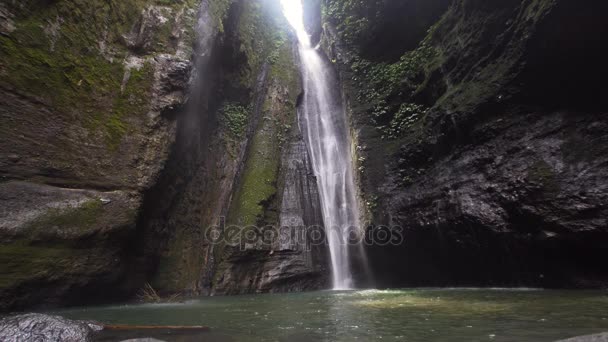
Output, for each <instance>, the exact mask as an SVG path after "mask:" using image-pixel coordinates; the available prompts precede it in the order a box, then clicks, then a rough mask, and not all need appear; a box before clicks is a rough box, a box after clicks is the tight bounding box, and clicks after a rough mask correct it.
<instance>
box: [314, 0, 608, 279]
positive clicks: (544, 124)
mask: <svg viewBox="0 0 608 342" xmlns="http://www.w3.org/2000/svg"><path fill="white" fill-rule="evenodd" d="M330 3H331V2H330ZM605 6H606V5H605V4H603V3H596V4H587V5H582V4H580V3H578V4H577V3H575V2H573V1H569V0H561V1H540V2H538V3H536V4H535V5H534V6H530V4H528V3H526V2H522V1H516V0H514V1H475V0H461V1H455V2H453V4H452V5H451V6H450V7H449V8H447V9H446V10H445V13H444V16H443V17H442V18H441V19H440V20H439V21H437V23H436V24H435V25H434V26H433V28H432V30H431V31H429V33H428V35H427V36H426V38H425V39H424V43H422V44H421V46H422V48H420V49H418V50H416V51H411V50H408V49H409V48H407V49H404V50H401V49H403V48H404V45H398V46H396V47H395V48H394V49H395V51H394V52H396V53H398V54H399V53H402V51H406V52H405V54H404V55H403V56H402V59H401V61H402V62H396V63H395V64H393V66H394V69H390V68H387V69H385V68H384V67H383V66H381V65H379V64H375V62H374V58H375V57H373V53H374V51H371V52H370V51H366V50H369V49H370V48H371V47H366V46H365V44H364V43H365V41H364V40H356V41H355V43H357V44H354V45H352V44H348V43H345V41H344V40H343V39H342V37H343V35H344V28H340V27H333V26H332V24H331V20H330V25H328V26H327V28H326V30H325V32H324V33H325V34H324V43H323V45H324V46H325V49H326V51H327V52H328V54H329V55H330V56H331V58H332V59H334V60H336V61H337V63H336V65H337V68H338V70H339V71H340V73H341V77H342V81H343V86H344V91H345V94H346V97H347V99H348V100H349V103H350V107H351V111H352V114H351V119H352V121H353V125H354V127H355V129H356V131H357V136H356V141H357V144H358V145H359V146H360V149H359V151H360V154H361V157H363V160H364V162H363V163H362V174H361V186H362V188H363V190H364V192H365V195H366V199H367V202H368V209H369V211H370V212H371V213H372V219H371V220H372V221H373V223H374V224H386V225H393V226H400V227H402V228H403V237H404V241H405V242H404V243H403V244H401V245H399V246H374V247H372V248H370V251H369V252H370V258H371V259H372V262H373V265H372V268H373V269H374V270H375V273H376V276H377V278H378V285H379V286H398V285H430V286H435V285H442V286H450V285H469V286H474V285H495V286H500V285H514V286H546V287H603V286H605V285H606V284H607V283H608V268H607V267H606V265H604V264H603V263H602V262H600V261H599V260H601V259H602V255H603V254H604V253H605V248H606V247H605V245H606V242H607V241H608V231H607V230H606V227H607V222H606V219H605V217H606V205H607V204H608V202H607V201H608V198H607V197H606V196H605V193H606V188H607V187H608V184H607V183H606V181H604V179H606V176H607V173H608V169H607V168H606V154H607V153H608V151H607V150H606V148H605V146H607V145H606V141H605V140H606V139H605V137H604V134H602V133H600V132H601V130H602V129H603V128H605V127H607V125H608V122H607V121H606V117H605V115H603V113H604V112H605V110H606V108H607V107H606V103H605V101H604V99H603V97H600V96H597V92H598V91H603V89H606V86H605V84H604V83H603V82H600V81H598V77H599V76H598V75H607V74H608V72H607V71H608V69H607V68H606V66H605V63H602V62H599V57H598V56H604V55H605V54H606V51H605V50H606V47H605V45H602V44H596V43H594V42H596V41H597V40H598V39H601V37H603V36H605V34H606V33H608V25H606V24H605V23H603V20H602V19H601V18H600V16H599V15H594V14H593V13H600V12H602V11H604V10H605ZM395 16H398V14H395ZM564 23H570V24H572V25H574V26H576V27H577V29H576V30H572V31H568V32H563V30H561V28H563V27H564ZM575 23H580V25H576V24H575ZM403 25H406V26H407V25H408V24H407V23H403ZM372 26H373V25H372ZM373 27H380V26H373ZM560 32H561V33H560ZM384 33H385V34H387V35H388V34H389V32H388V31H384ZM364 36H365V35H363V37H364ZM422 38H423V37H420V38H419V39H420V40H422ZM582 42H587V43H582ZM372 46H373V44H372ZM429 48H430V50H429ZM359 50H361V51H359ZM408 51H409V52H408ZM429 51H430V53H428V54H425V53H427V52H429ZM369 53H371V54H369ZM390 53H391V52H388V55H390ZM354 56H357V57H358V59H357V58H355V57H354ZM362 59H363V60H367V61H369V62H370V63H371V65H372V66H373V67H376V69H374V71H375V72H373V73H371V75H377V74H378V73H379V72H378V70H380V71H381V72H386V73H388V75H391V73H395V75H396V76H395V77H397V78H398V81H397V82H395V83H394V84H392V83H391V82H393V81H391V80H390V77H389V78H388V81H387V82H384V83H382V84H381V85H382V87H379V88H373V87H372V88H371V90H375V91H376V92H377V93H378V94H377V95H375V97H372V99H373V100H374V101H375V100H377V99H378V98H380V99H381V100H382V101H384V102H382V101H379V102H375V103H374V102H372V101H370V102H372V103H373V104H374V107H372V108H370V106H369V105H368V104H366V103H363V102H362V101H361V99H362V98H363V99H366V97H365V96H366V94H363V95H361V93H360V92H359V90H360V88H361V84H364V85H365V84H366V83H367V84H370V83H371V84H373V82H377V78H374V77H371V78H370V79H371V81H369V82H365V80H366V79H365V78H363V80H364V81H363V82H361V81H359V83H357V82H358V81H353V76H354V78H361V77H369V76H365V75H362V74H357V73H356V71H353V70H355V69H358V68H359V69H360V68H361V65H364V66H366V64H365V63H362V62H361V60H362ZM583 60H584V61H585V62H583ZM403 61H405V62H403ZM399 63H400V64H399ZM583 65H584V66H583ZM579 66H580V67H579ZM399 68H405V69H399ZM581 68H583V69H581ZM403 70H404V72H401V71H403ZM581 70H582V71H583V72H582V73H581V72H579V71H581ZM589 70H596V72H597V73H592V72H590V71H589ZM368 75H370V74H369V73H368ZM401 75H403V76H401ZM401 77H402V78H401ZM386 84H388V85H386ZM385 85H386V86H385ZM574 85H576V86H574ZM375 104H378V105H377V106H376V105H375ZM402 104H408V105H410V106H411V105H419V106H423V107H425V108H428V109H427V110H424V111H420V113H418V114H416V115H413V114H412V113H410V112H408V111H407V108H406V110H403V108H405V107H403V106H402ZM408 108H418V107H408ZM397 113H400V114H399V115H397ZM404 113H405V114H404ZM400 115H411V118H408V120H403V121H399V120H401V119H400V118H401V116H400ZM387 118H388V119H387ZM382 120H384V121H382ZM379 121H382V122H381V123H379ZM391 125H393V126H391ZM387 126H388V127H397V130H398V133H395V132H394V131H388V130H387V129H386V127H387ZM387 131H388V132H387ZM383 136H384V137H383Z"/></svg>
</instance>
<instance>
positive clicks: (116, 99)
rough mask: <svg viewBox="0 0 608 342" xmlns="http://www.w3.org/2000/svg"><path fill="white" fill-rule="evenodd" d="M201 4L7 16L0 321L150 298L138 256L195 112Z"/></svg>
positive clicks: (26, 10)
mask: <svg viewBox="0 0 608 342" xmlns="http://www.w3.org/2000/svg"><path fill="white" fill-rule="evenodd" d="M197 6H198V4H195V3H194V2H179V3H176V4H170V5H168V6H153V5H152V4H151V1H149V3H146V2H145V1H144V2H141V1H139V2H137V1H123V2H121V3H120V5H118V6H113V5H112V6H108V4H107V3H106V2H104V1H73V2H69V3H65V2H31V1H30V2H7V3H3V4H1V5H0V56H2V58H1V61H0V70H2V71H0V73H2V77H1V80H0V95H1V96H0V122H1V124H0V126H1V127H2V129H0V181H1V182H2V183H0V216H1V218H2V220H1V222H0V259H2V260H3V261H2V266H0V274H2V277H0V278H2V280H1V281H0V310H1V311H4V310H17V309H22V308H25V307H30V306H40V305H64V304H74V303H84V302H86V301H89V300H93V298H97V299H98V300H100V301H103V300H104V299H110V297H111V298H122V297H124V296H128V295H129V294H131V293H132V292H134V291H135V289H136V288H137V287H138V286H140V285H139V284H140V282H141V281H143V280H142V279H135V278H136V276H135V272H131V273H129V275H128V276H127V269H128V268H129V266H128V265H129V264H131V263H132V262H133V259H134V257H133V256H132V255H131V254H132V253H133V252H132V251H133V249H132V248H130V246H131V242H132V239H133V238H134V236H135V235H136V223H137V215H138V212H139V211H140V207H141V203H142V198H143V193H144V192H145V191H146V190H147V189H148V188H150V187H151V186H152V185H153V184H154V183H155V182H156V179H157V178H158V175H159V173H160V171H161V170H162V169H163V166H164V163H165V161H166V159H167V156H168V153H169V150H170V146H171V144H172V143H173V141H174V139H175V130H176V127H175V126H176V125H175V116H176V114H177V112H178V111H179V108H180V107H181V106H182V105H183V103H184V102H185V101H186V95H187V92H188V89H189V83H190V78H191V71H192V65H191V62H190V58H191V52H192V45H193V42H192V40H193V37H194V29H195V25H194V23H195V21H196V11H197ZM138 276H139V274H138V275H137V277H138ZM109 288H112V289H113V290H108V289H109Z"/></svg>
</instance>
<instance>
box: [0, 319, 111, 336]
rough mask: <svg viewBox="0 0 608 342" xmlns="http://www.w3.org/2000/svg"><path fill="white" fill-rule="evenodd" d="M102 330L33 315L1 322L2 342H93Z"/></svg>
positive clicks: (87, 324) (69, 321)
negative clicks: (96, 334) (96, 332)
mask: <svg viewBox="0 0 608 342" xmlns="http://www.w3.org/2000/svg"><path fill="white" fill-rule="evenodd" d="M102 329H103V326H102V325H100V324H97V323H92V322H84V321H72V320H69V319H65V318H62V317H59V316H48V315H42V314H34V313H32V314H25V315H19V316H13V317H7V318H4V319H2V320H0V340H1V341H4V342H21V341H30V342H46V341H53V342H81V341H91V340H92V334H93V332H95V331H100V330H102Z"/></svg>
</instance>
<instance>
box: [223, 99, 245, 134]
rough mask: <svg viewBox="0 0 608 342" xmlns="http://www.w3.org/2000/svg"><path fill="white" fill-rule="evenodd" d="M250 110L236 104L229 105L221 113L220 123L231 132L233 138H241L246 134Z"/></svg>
mask: <svg viewBox="0 0 608 342" xmlns="http://www.w3.org/2000/svg"><path fill="white" fill-rule="evenodd" d="M249 112H250V110H249V109H247V108H245V107H243V106H241V105H238V104H234V103H228V104H226V105H224V107H223V108H222V109H221V111H220V122H221V124H222V126H224V128H226V129H227V130H228V132H230V134H231V135H232V138H235V139H237V138H241V137H242V136H243V133H245V128H246V127H247V122H248V120H249V115H248V114H249Z"/></svg>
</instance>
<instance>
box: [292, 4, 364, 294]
mask: <svg viewBox="0 0 608 342" xmlns="http://www.w3.org/2000/svg"><path fill="white" fill-rule="evenodd" d="M282 4H283V8H284V13H285V16H286V17H287V19H288V20H289V22H290V23H291V25H292V26H293V28H294V30H295V31H296V33H297V36H298V40H299V54H300V61H301V69H302V79H303V88H304V98H303V101H302V106H301V108H300V111H299V115H300V122H301V125H302V126H303V127H302V132H304V135H305V139H306V142H307V145H308V149H309V152H310V156H311V159H312V165H313V169H314V171H315V175H316V177H317V182H318V185H319V193H320V196H321V206H322V209H323V222H324V225H325V231H326V235H327V239H328V243H329V250H330V256H331V265H332V280H333V287H334V289H338V290H339V289H350V288H352V287H353V285H354V284H353V277H352V273H351V265H350V261H351V257H352V256H350V255H349V250H356V248H355V249H351V248H349V245H348V238H349V234H351V233H352V234H356V233H357V232H358V229H357V227H359V226H360V225H359V222H358V221H359V209H358V204H357V199H356V190H355V182H354V176H353V163H352V157H351V156H352V154H351V147H350V137H349V132H348V125H347V123H346V115H345V112H344V108H343V106H342V104H341V99H340V94H339V92H338V91H337V90H336V87H335V86H334V83H335V82H333V79H332V71H331V67H330V65H329V63H328V62H327V60H326V59H324V58H323V56H322V55H321V54H320V52H319V51H318V48H317V47H314V46H312V45H311V42H310V38H309V36H308V34H307V32H306V29H305V26H304V19H303V18H304V16H303V12H302V11H303V10H302V3H301V1H300V0H282Z"/></svg>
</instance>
